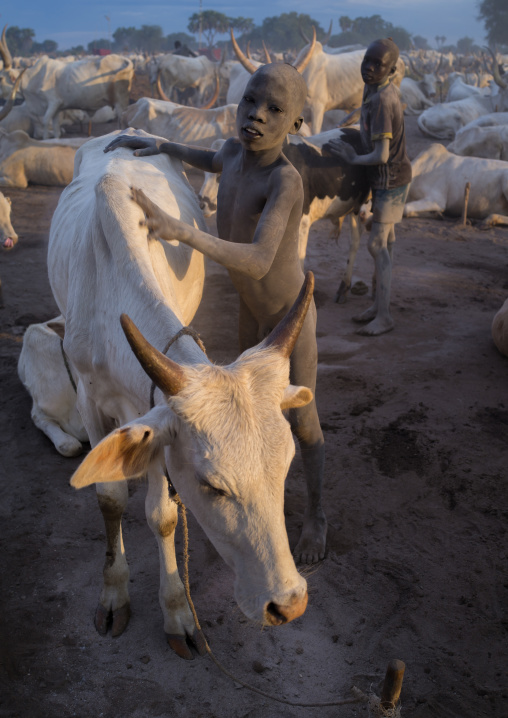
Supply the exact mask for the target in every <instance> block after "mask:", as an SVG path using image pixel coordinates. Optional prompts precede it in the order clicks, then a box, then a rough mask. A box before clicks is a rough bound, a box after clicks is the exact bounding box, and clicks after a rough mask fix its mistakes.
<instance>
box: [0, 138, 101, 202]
mask: <svg viewBox="0 0 508 718" xmlns="http://www.w3.org/2000/svg"><path fill="white" fill-rule="evenodd" d="M87 140H88V138H87V137H75V138H72V139H68V140H34V139H32V138H31V137H29V136H28V135H27V134H26V132H23V131H22V130H17V131H16V132H5V130H3V129H1V128H0V187H22V188H25V187H28V185H29V184H39V185H47V186H56V187H65V185H67V184H69V182H70V181H71V179H72V173H73V171H74V156H75V154H76V150H77V149H78V148H79V147H81V145H82V144H83V143H84V142H87Z"/></svg>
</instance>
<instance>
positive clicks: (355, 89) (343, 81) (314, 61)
mask: <svg viewBox="0 0 508 718" xmlns="http://www.w3.org/2000/svg"><path fill="white" fill-rule="evenodd" d="M308 50H309V48H308V47H304V48H303V50H301V52H300V54H299V55H298V57H297V58H296V62H295V64H298V63H300V62H301V61H302V59H303V57H305V55H306V53H307V52H308ZM364 55H365V50H357V51H355V52H347V53H343V54H340V55H329V54H327V53H326V52H324V51H323V47H322V45H321V43H319V42H316V46H315V48H314V52H313V53H312V56H311V58H310V60H309V62H308V64H307V66H306V68H305V69H304V70H303V72H302V75H303V78H304V79H305V82H306V83H307V87H308V88H309V91H308V95H307V101H306V104H305V108H306V109H305V113H306V119H307V115H308V116H309V117H310V121H309V124H310V128H311V131H312V134H313V135H317V134H318V133H319V132H321V126H322V124H323V115H324V113H325V112H327V111H328V110H335V109H339V110H346V111H347V112H351V110H354V109H356V108H357V107H360V105H361V104H362V97H363V90H364V87H365V84H364V82H363V80H362V76H361V73H360V66H361V64H362V60H363V56H364ZM404 72H405V65H404V61H403V60H402V59H401V58H400V57H399V59H398V61H397V72H396V75H395V77H394V79H393V80H392V82H394V83H395V85H397V87H399V86H400V83H401V80H402V78H403V77H404Z"/></svg>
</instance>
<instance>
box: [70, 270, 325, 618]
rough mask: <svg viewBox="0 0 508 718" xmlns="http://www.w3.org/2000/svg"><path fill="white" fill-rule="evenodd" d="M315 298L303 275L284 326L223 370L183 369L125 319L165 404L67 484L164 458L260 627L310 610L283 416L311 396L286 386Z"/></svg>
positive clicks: (133, 472) (134, 472)
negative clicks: (297, 552) (296, 539)
mask: <svg viewBox="0 0 508 718" xmlns="http://www.w3.org/2000/svg"><path fill="white" fill-rule="evenodd" d="M312 290H313V277H312V274H311V273H309V274H308V275H307V278H306V281H305V283H304V286H303V287H302V291H301V292H300V295H299V297H298V299H297V300H296V302H295V304H294V306H293V308H292V309H291V310H290V312H289V313H288V315H287V316H286V317H285V319H284V320H282V322H280V323H279V325H278V326H277V327H276V328H275V329H274V330H273V331H272V333H271V334H270V335H269V336H268V337H267V338H266V339H265V340H264V341H263V342H262V343H261V344H259V345H258V346H256V347H254V348H253V349H249V350H247V351H246V352H244V353H243V354H242V355H241V356H240V357H239V358H238V359H237V360H236V361H235V362H234V363H233V364H231V365H229V366H227V367H220V366H214V365H212V364H209V363H203V364H198V365H193V366H180V365H178V364H176V363H175V362H173V361H172V360H171V359H169V358H167V357H166V356H165V355H163V354H161V353H160V352H158V351H157V350H156V349H154V348H153V347H152V346H151V345H150V344H149V343H148V342H147V341H146V340H145V339H144V337H143V336H142V335H141V333H140V332H139V331H138V330H137V328H136V327H135V326H134V324H133V323H132V322H131V320H130V319H128V318H127V317H125V316H124V317H123V318H122V326H123V328H124V331H125V333H126V336H127V339H128V341H129V343H130V345H131V347H132V349H133V351H134V353H135V354H136V356H137V358H138V360H139V361H140V363H141V365H142V366H143V368H144V370H145V371H146V372H147V374H148V375H149V376H150V378H151V379H152V380H153V381H154V382H155V384H156V385H157V386H158V387H159V389H161V390H162V392H163V393H164V395H165V397H166V401H165V402H164V404H162V405H159V406H157V407H156V408H155V409H153V410H152V411H151V412H149V413H148V414H147V415H145V416H144V417H142V418H141V419H139V420H136V421H134V422H131V423H130V424H127V425H126V426H124V427H122V428H120V429H117V430H116V431H114V432H113V433H112V434H110V435H109V436H107V437H106V438H105V439H104V440H103V441H102V442H101V443H100V444H98V445H97V446H96V447H95V448H94V449H93V451H92V452H91V453H90V454H89V455H88V457H87V458H86V459H85V460H84V462H83V463H82V464H81V466H80V468H79V469H78V470H77V471H76V473H75V474H74V476H73V478H72V480H71V483H72V485H73V486H75V487H76V488H80V487H82V486H86V485H88V484H91V483H94V482H109V481H121V480H125V479H128V478H135V477H139V476H142V475H144V474H145V473H146V472H147V470H148V469H149V468H150V467H151V466H152V467H153V466H159V467H160V466H161V464H162V462H163V461H164V458H165V463H166V466H167V468H168V470H169V475H170V476H171V480H172V482H173V484H174V486H175V488H176V490H177V491H178V493H179V495H180V496H181V498H182V500H183V502H184V503H185V504H186V505H187V506H188V507H189V509H190V510H191V511H192V512H193V514H194V515H195V516H196V518H197V520H198V521H199V523H200V525H201V526H202V527H203V529H204V531H205V532H206V533H207V535H208V537H209V538H210V540H211V541H212V543H213V544H214V546H215V547H216V548H217V550H218V551H219V553H220V554H221V555H222V557H223V558H224V560H225V561H226V563H227V564H228V565H229V566H230V567H231V568H232V569H233V571H234V573H235V596H236V600H237V602H238V605H239V606H240V608H241V609H242V611H243V612H244V613H245V614H246V615H247V616H248V617H249V618H251V619H254V620H256V621H260V622H262V623H263V624H265V625H278V624H281V623H285V622H287V621H290V620H292V619H293V618H297V617H298V616H300V615H301V614H302V613H303V612H304V610H305V607H306V605H307V589H306V582H305V580H304V579H303V578H302V577H301V576H300V575H299V573H298V572H297V570H296V567H295V564H294V561H293V558H292V556H291V552H290V549H289V542H288V537H287V533H286V527H285V521H284V481H285V478H286V475H287V472H288V469H289V465H290V463H291V460H292V459H293V456H294V452H295V448H294V440H293V437H292V434H291V429H290V426H289V423H288V421H287V419H286V418H285V416H284V414H283V411H284V410H286V409H292V408H297V407H301V406H305V405H306V404H308V403H309V402H310V401H312V398H313V397H312V392H311V391H310V390H309V389H308V388H306V387H300V386H292V385H290V383H289V356H290V354H291V352H292V350H293V347H294V344H295V343H296V340H297V338H298V334H299V332H300V329H301V327H302V324H303V321H304V320H305V315H306V312H307V308H308V306H309V303H310V301H311V298H312ZM164 453H165V457H164Z"/></svg>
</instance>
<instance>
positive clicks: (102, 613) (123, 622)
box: [94, 603, 131, 638]
mask: <svg viewBox="0 0 508 718" xmlns="http://www.w3.org/2000/svg"><path fill="white" fill-rule="evenodd" d="M130 616H131V608H130V605H129V604H128V603H127V604H125V606H122V607H121V608H117V609H116V611H108V609H106V608H104V606H103V605H102V604H100V603H99V605H98V606H97V610H96V611H95V619H94V624H95V628H96V630H97V633H100V635H101V636H105V635H106V633H107V632H108V630H109V628H110V627H111V635H112V637H113V638H116V637H117V636H120V635H121V634H122V633H123V632H124V631H125V629H126V628H127V624H128V623H129V618H130Z"/></svg>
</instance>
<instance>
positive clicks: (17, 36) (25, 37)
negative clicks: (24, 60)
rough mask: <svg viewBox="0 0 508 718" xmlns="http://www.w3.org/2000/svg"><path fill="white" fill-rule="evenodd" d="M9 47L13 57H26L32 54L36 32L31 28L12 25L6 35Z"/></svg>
mask: <svg viewBox="0 0 508 718" xmlns="http://www.w3.org/2000/svg"><path fill="white" fill-rule="evenodd" d="M5 37H6V40H7V47H8V48H9V50H10V53H11V55H12V56H13V57H14V56H15V55H18V56H24V55H29V54H30V49H31V47H32V43H33V38H34V37H35V32H34V30H32V29H31V28H29V27H24V28H20V27H18V26H17V25H11V26H10V27H8V28H7V32H6V33H5Z"/></svg>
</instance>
